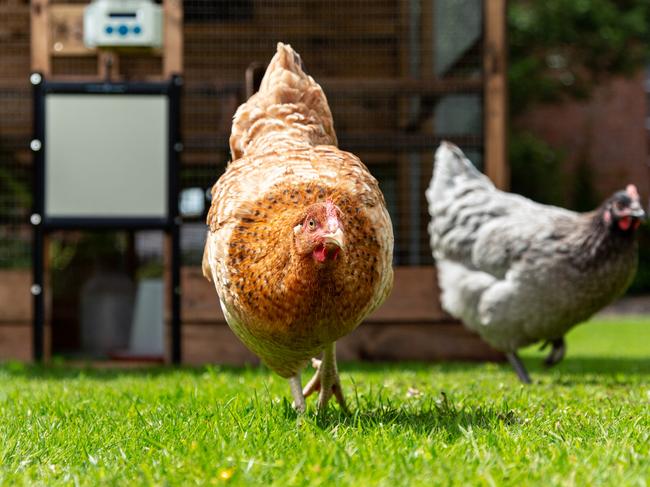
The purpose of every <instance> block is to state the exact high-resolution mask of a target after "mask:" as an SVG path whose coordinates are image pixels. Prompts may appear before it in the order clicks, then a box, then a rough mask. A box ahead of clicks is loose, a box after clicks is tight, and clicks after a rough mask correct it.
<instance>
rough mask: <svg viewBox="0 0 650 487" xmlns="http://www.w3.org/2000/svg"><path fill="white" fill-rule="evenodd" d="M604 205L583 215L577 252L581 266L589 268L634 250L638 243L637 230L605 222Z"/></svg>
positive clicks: (577, 260) (578, 234)
mask: <svg viewBox="0 0 650 487" xmlns="http://www.w3.org/2000/svg"><path fill="white" fill-rule="evenodd" d="M605 211H606V209H605V207H604V206H601V207H600V208H598V209H597V210H594V211H592V212H589V213H585V214H583V215H582V225H581V227H580V228H581V230H579V231H578V233H577V237H578V247H579V248H580V250H581V251H580V252H577V253H575V259H576V263H577V264H579V267H580V268H588V267H591V266H594V265H598V263H600V262H602V261H604V260H607V259H608V257H611V256H615V255H621V254H623V253H626V252H627V251H630V250H633V249H634V248H635V245H636V232H635V231H633V230H631V231H625V232H624V231H620V230H618V229H617V228H616V227H614V226H613V225H611V224H608V223H606V222H605V219H604V212H605Z"/></svg>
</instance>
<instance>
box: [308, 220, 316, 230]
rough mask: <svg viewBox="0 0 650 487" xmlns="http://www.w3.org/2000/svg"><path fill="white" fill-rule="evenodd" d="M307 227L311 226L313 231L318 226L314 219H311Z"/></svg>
mask: <svg viewBox="0 0 650 487" xmlns="http://www.w3.org/2000/svg"><path fill="white" fill-rule="evenodd" d="M307 225H308V226H309V228H310V229H313V228H314V227H315V226H316V222H315V221H314V220H313V218H310V219H309V221H308V222H307Z"/></svg>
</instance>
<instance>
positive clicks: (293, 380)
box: [289, 372, 307, 413]
mask: <svg viewBox="0 0 650 487" xmlns="http://www.w3.org/2000/svg"><path fill="white" fill-rule="evenodd" d="M289 386H290V387H291V395H292V396H293V407H294V408H296V411H298V412H299V413H304V412H305V409H307V405H306V404H305V396H304V395H303V393H302V384H301V383H300V372H298V373H297V374H296V375H294V376H293V377H289Z"/></svg>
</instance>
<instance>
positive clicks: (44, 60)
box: [31, 0, 51, 76]
mask: <svg viewBox="0 0 650 487" xmlns="http://www.w3.org/2000/svg"><path fill="white" fill-rule="evenodd" d="M31 9H32V14H31V54H32V71H33V72H39V73H41V74H43V75H44V76H49V74H50V70H51V66H50V45H49V44H50V42H49V33H50V30H49V11H48V9H49V0H32V4H31Z"/></svg>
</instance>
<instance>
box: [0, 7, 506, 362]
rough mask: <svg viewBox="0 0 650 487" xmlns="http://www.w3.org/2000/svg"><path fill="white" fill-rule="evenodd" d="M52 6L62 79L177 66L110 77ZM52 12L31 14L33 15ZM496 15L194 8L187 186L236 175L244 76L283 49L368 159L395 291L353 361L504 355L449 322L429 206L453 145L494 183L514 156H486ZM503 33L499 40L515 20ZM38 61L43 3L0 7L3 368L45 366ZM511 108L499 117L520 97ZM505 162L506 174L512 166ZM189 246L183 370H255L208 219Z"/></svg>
mask: <svg viewBox="0 0 650 487" xmlns="http://www.w3.org/2000/svg"><path fill="white" fill-rule="evenodd" d="M50 3H51V6H50V7H49V8H50V11H49V12H50V24H51V25H52V27H51V28H50V31H49V32H50V33H49V34H48V37H47V38H46V39H45V44H46V45H47V46H48V47H47V50H48V55H49V59H50V62H51V64H50V69H51V76H53V77H57V78H60V79H96V78H97V77H98V76H102V77H104V76H107V75H112V76H113V77H114V78H115V79H122V80H143V79H151V78H152V77H154V76H155V75H158V74H159V73H161V72H162V71H163V70H164V59H163V55H162V54H163V53H162V52H158V53H153V54H152V53H144V52H140V53H130V54H128V55H126V54H125V55H120V56H119V58H117V59H114V60H113V67H112V68H111V69H108V68H107V67H106V65H105V58H103V57H101V56H98V55H97V53H93V52H91V51H88V50H85V49H84V48H83V46H81V45H80V43H79V30H78V29H79V27H78V26H77V27H75V26H73V27H72V28H70V26H69V25H67V24H66V23H65V19H66V18H67V17H66V15H67V14H66V12H68V11H70V9H71V10H72V11H74V10H75V9H77V11H79V9H80V8H82V7H83V5H84V4H85V2H83V1H82V2H61V1H52V2H50ZM494 3H496V4H500V5H502V2H500V1H499V2H494ZM38 4H39V2H38V1H36V2H32V14H35V13H36V12H35V10H34V9H35V8H37V7H38ZM454 5H455V7H454ZM483 5H484V2H483V0H466V1H464V2H452V1H449V0H422V1H420V0H410V1H406V0H403V1H400V0H372V1H371V0H355V1H352V2H350V1H342V0H334V1H316V0H310V1H297V0H283V1H281V0H273V1H270V0H263V1H252V0H237V1H230V2H214V1H208V0H187V1H185V2H183V6H184V21H183V31H182V32H183V39H182V41H183V45H184V48H183V76H184V79H185V87H184V94H183V105H182V122H181V124H182V131H183V139H184V146H185V150H184V153H183V155H182V171H181V186H182V187H183V188H189V187H201V188H203V189H207V188H209V187H210V186H211V185H212V184H213V183H214V181H215V180H216V179H217V178H218V177H219V175H220V174H221V172H223V170H224V168H225V165H226V163H227V161H228V159H229V153H228V136H229V131H230V125H231V120H232V115H233V113H234V111H235V109H236V108H237V106H238V105H239V104H240V103H242V102H243V101H244V100H245V98H246V85H245V79H244V73H245V72H246V70H247V69H248V68H249V67H251V65H252V64H254V63H260V64H263V63H265V62H267V61H268V59H269V57H270V56H271V54H272V53H273V52H274V50H275V44H276V42H277V41H283V42H288V43H290V44H292V45H293V46H294V47H295V48H296V50H297V51H299V52H300V54H301V56H302V58H303V60H304V62H305V66H306V69H307V71H308V72H309V74H311V75H312V76H314V78H316V79H317V80H318V81H319V82H320V83H321V84H322V86H323V88H324V90H325V92H326V94H327V96H328V99H329V102H330V104H331V107H332V112H333V115H334V120H335V127H336V130H337V134H338V136H339V141H340V145H341V147H342V148H343V149H346V150H350V151H352V152H355V153H356V154H357V155H359V157H360V158H361V159H362V160H363V161H364V162H365V163H366V164H367V165H368V166H369V168H370V170H371V171H372V172H373V174H374V175H375V176H376V177H377V178H378V180H379V182H380V185H381V187H382V190H383V191H384V194H385V196H386V200H387V203H388V206H389V211H390V212H391V216H392V219H393V224H394V228H395V235H396V247H395V248H396V252H395V264H396V266H397V267H396V283H395V291H394V293H393V295H392V296H391V298H390V299H389V300H388V302H387V303H386V304H385V305H384V306H383V307H382V308H381V309H380V310H378V311H377V312H376V313H375V314H374V315H372V316H371V317H369V318H368V320H367V322H366V324H364V325H363V326H362V327H360V328H359V330H358V331H357V332H355V333H354V334H353V335H351V336H350V337H348V338H347V339H345V340H344V341H343V342H342V344H341V346H340V353H341V354H342V356H343V357H344V358H345V357H347V358H365V359H368V358H370V359H398V358H411V359H416V358H421V359H427V358H428V359H432V358H433V359H445V358H486V357H488V358H495V357H497V355H495V354H494V353H493V352H492V351H490V350H489V349H488V348H487V347H485V346H484V345H483V344H482V343H481V342H480V341H479V340H478V339H477V338H476V337H475V336H473V335H470V334H469V333H467V332H465V331H464V330H463V328H461V327H460V326H459V325H458V323H455V322H453V320H451V319H450V317H449V316H447V315H446V314H445V313H443V312H442V310H441V308H440V305H439V302H438V289H437V284H436V277H435V269H434V267H433V261H432V259H431V253H430V250H429V245H428V236H427V233H426V225H427V222H428V215H427V210H426V201H425V199H424V189H425V188H426V186H427V184H428V181H429V179H430V177H431V170H432V164H433V152H434V150H435V148H436V147H437V145H438V144H439V142H440V140H441V139H451V140H452V141H454V142H456V143H458V144H459V145H461V146H462V147H463V148H464V149H465V150H466V151H467V152H468V154H469V155H470V157H472V159H473V160H474V161H475V162H476V163H477V165H479V166H480V167H483V168H484V169H486V171H487V172H488V174H489V173H490V170H491V169H490V167H491V166H490V164H492V168H494V167H496V166H494V163H493V162H490V161H489V160H486V157H496V158H497V159H498V158H499V157H502V158H503V154H501V155H499V150H501V151H502V150H503V147H501V149H499V148H497V151H496V156H494V155H493V156H489V154H490V153H492V154H494V151H486V147H485V143H484V141H485V139H484V133H485V130H486V127H485V124H486V123H488V125H489V124H490V123H492V122H487V119H486V114H485V113H484V93H485V92H486V83H487V82H488V81H489V80H494V79H496V78H494V75H496V76H498V75H499V74H502V71H503V66H501V67H500V68H498V69H496V68H495V69H496V71H494V72H492V71H490V76H492V77H489V76H485V69H484V68H485V63H486V50H485V39H484V34H485V30H486V28H485V25H487V24H486V22H485V18H484V9H483ZM66 9H67V10H66ZM488 10H490V9H488ZM485 14H486V15H491V16H495V17H498V16H499V15H500V16H503V15H504V12H503V11H502V10H501V11H499V10H498V9H497V10H496V11H492V10H490V12H488V11H485ZM33 17H34V15H32V16H31V18H32V19H33ZM497 20H498V21H497V22H496V24H495V25H496V26H497V34H498V26H499V25H502V21H503V19H500V20H499V19H498V18H497ZM488 30H489V28H488ZM30 47H31V48H32V49H33V47H34V46H33V45H32V46H30V5H29V3H28V2H27V1H26V0H0V64H1V65H2V69H1V70H0V113H1V114H2V116H1V117H0V186H1V187H2V192H1V193H0V194H1V195H3V196H2V199H0V210H2V213H1V214H0V245H4V246H5V247H6V248H3V251H2V253H1V254H0V310H6V309H11V312H10V313H6V312H4V311H0V359H4V358H21V359H26V358H28V357H29V356H30V354H31V328H30V325H31V322H30V320H31V300H30V297H29V285H30V282H31V277H30V272H31V271H30V269H29V261H30V254H29V239H30V228H29V227H28V225H27V221H28V217H29V207H30V202H31V193H30V192H31V187H30V183H29V178H30V175H31V156H30V153H29V151H28V142H29V139H30V136H31V124H32V120H31V95H30V88H29V84H28V81H27V80H28V76H29V73H30V69H31V68H30V66H31V65H30ZM495 52H496V53H497V58H495V59H492V58H490V59H489V60H487V62H490V63H497V64H494V66H497V65H498V62H501V61H502V59H501V57H499V56H500V55H504V53H503V46H501V48H500V50H499V49H497V50H496V51H495ZM503 59H504V57H503ZM489 66H490V67H491V68H490V69H492V68H493V64H490V65H489ZM499 70H501V71H499ZM495 73H496V74H495ZM497 81H498V80H497ZM493 86H494V87H495V88H494V89H496V91H497V92H498V91H499V90H501V91H503V90H504V87H503V86H499V85H498V83H497V84H496V85H494V83H493ZM497 95H498V96H496V97H495V100H496V102H495V103H496V104H495V105H494V106H495V107H496V108H497V112H498V108H499V106H500V105H499V103H501V105H503V106H505V105H504V104H503V96H505V95H504V93H503V92H502V93H501V94H498V93H497ZM499 97H501V98H499ZM494 110H495V109H494V107H493V108H492V109H491V111H490V113H497V112H494ZM496 116H498V117H503V113H501V114H500V115H499V114H498V113H497V115H496ZM496 137H497V138H498V137H502V138H503V137H504V136H503V134H501V135H498V134H497V136H496ZM499 164H500V167H505V160H501V161H500V162H499ZM2 171H4V172H2ZM493 172H494V171H493ZM497 173H498V171H497ZM3 174H10V175H11V177H9V176H3ZM16 181H18V183H19V184H18V186H17V185H16V184H15V182H16ZM21 198H22V199H21ZM3 205H4V206H3ZM182 235H183V238H182V249H183V261H184V270H183V312H182V313H183V314H182V321H183V351H184V354H183V356H184V360H185V361H187V362H189V363H200V362H211V361H221V362H234V363H241V362H242V361H247V360H254V358H253V357H252V355H250V354H249V353H248V352H246V351H245V349H244V348H243V347H242V346H241V345H240V344H239V342H238V341H236V339H235V338H234V336H233V335H232V334H231V333H230V331H229V330H228V329H227V326H226V325H225V322H224V321H223V316H222V315H221V314H220V310H219V307H218V304H217V298H216V294H215V293H214V290H213V289H212V288H211V286H210V284H209V283H207V281H205V280H204V279H203V278H202V277H201V276H200V271H199V268H198V266H199V264H200V258H201V252H202V243H203V239H204V235H205V226H204V223H203V221H202V218H196V219H186V220H185V221H184V224H183V230H182ZM18 303H20V304H18ZM68 305H69V308H70V309H69V310H68V315H72V314H74V312H75V311H76V310H75V308H74V307H75V306H76V305H78V303H68ZM64 315H65V313H64ZM7 337H10V338H7ZM399 344H402V345H403V346H402V345H399Z"/></svg>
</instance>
